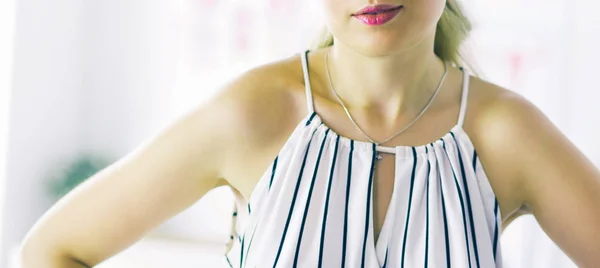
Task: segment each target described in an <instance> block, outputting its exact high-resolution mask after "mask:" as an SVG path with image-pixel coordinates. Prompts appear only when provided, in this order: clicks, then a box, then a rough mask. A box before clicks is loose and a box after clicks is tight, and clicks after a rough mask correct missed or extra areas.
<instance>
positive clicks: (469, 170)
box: [224, 51, 502, 268]
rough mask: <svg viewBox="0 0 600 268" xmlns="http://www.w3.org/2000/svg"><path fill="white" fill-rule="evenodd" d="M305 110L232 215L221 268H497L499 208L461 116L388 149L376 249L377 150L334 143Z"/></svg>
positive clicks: (352, 143) (343, 141)
mask: <svg viewBox="0 0 600 268" xmlns="http://www.w3.org/2000/svg"><path fill="white" fill-rule="evenodd" d="M307 53H308V51H304V52H303V53H302V56H303V57H306V54H307ZM303 64H305V66H304V70H305V79H306V81H305V82H306V83H307V97H308V96H309V95H310V82H309V80H308V75H307V74H308V72H307V66H306V58H304V59H303ZM463 71H464V70H463ZM465 74H466V73H465ZM466 78H467V75H465V79H464V80H465V82H464V87H463V91H464V92H463V93H464V94H463V101H462V104H461V106H465V105H466V101H465V100H466V96H467V90H468V79H466ZM308 101H309V102H310V103H309V114H307V116H306V117H305V118H304V119H303V120H302V121H301V122H300V123H299V124H298V125H297V127H296V128H295V130H294V131H293V132H292V134H291V135H290V137H289V138H288V140H287V141H286V142H285V144H284V146H283V148H282V149H281V151H280V152H279V154H278V155H277V157H276V158H275V159H273V161H272V162H271V165H270V166H269V168H268V169H267V170H266V171H265V173H264V175H263V176H262V177H261V178H260V180H259V181H258V183H257V185H256V186H255V189H254V190H253V192H252V194H251V196H250V200H249V202H247V204H245V207H244V208H243V209H240V211H239V213H238V214H237V217H238V218H237V221H236V226H235V227H234V230H235V231H234V233H233V234H232V235H233V236H234V239H233V246H232V247H231V249H230V250H229V251H228V252H227V253H226V254H225V256H224V263H225V265H226V266H229V267H240V268H241V267H259V268H262V267H369V268H375V267H376V268H382V267H460V268H466V267H469V268H471V267H485V268H488V267H502V258H501V249H500V246H499V241H498V240H499V236H500V231H501V228H500V223H501V215H500V211H499V207H498V201H497V199H496V196H495V195H494V192H493V190H492V188H491V185H490V184H489V182H488V179H487V176H486V174H485V172H484V170H483V168H482V165H481V163H480V161H479V158H478V157H477V152H476V150H475V148H474V146H473V144H472V142H471V140H470V139H469V137H468V135H467V133H466V132H465V131H464V130H463V128H462V121H463V119H464V112H461V115H460V118H459V120H458V122H459V123H458V124H456V125H455V126H454V127H453V128H452V129H451V130H450V131H449V132H448V133H447V134H445V135H444V136H443V137H441V138H440V139H438V140H436V141H434V142H432V143H429V144H426V145H421V146H396V147H394V148H395V152H396V158H395V178H394V189H393V192H392V197H391V198H392V199H391V201H390V205H389V208H388V210H387V214H386V217H385V220H384V223H383V227H382V229H381V233H380V237H379V239H378V241H377V243H375V239H374V232H373V231H374V229H373V180H374V177H373V168H374V163H375V162H374V161H375V158H374V156H375V153H376V150H375V149H376V147H375V144H373V143H370V142H365V141H358V140H353V139H350V138H347V137H344V136H340V135H339V134H337V133H336V132H335V131H333V130H332V129H330V128H329V127H328V126H327V125H325V124H324V123H323V121H322V120H321V118H320V117H319V115H318V114H317V113H316V112H314V109H313V107H312V98H310V97H309V99H308ZM461 111H464V109H463V108H461Z"/></svg>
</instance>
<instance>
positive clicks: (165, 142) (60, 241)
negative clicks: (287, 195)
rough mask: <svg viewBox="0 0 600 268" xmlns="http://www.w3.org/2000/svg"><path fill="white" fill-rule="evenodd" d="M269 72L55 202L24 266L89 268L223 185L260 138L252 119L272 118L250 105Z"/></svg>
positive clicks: (32, 234) (27, 246)
mask: <svg viewBox="0 0 600 268" xmlns="http://www.w3.org/2000/svg"><path fill="white" fill-rule="evenodd" d="M265 69H266V68H262V69H259V68H257V69H253V70H250V71H248V72H247V73H245V74H243V75H242V76H240V77H239V78H236V79H235V80H234V81H233V82H231V83H229V84H228V85H226V86H225V87H224V89H223V90H222V91H221V92H220V93H219V94H217V95H216V96H215V97H213V98H212V99H211V100H210V101H209V102H207V103H206V104H204V105H202V106H201V107H199V108H197V109H196V110H194V111H192V112H190V113H188V114H187V115H185V116H183V117H181V118H180V119H179V120H177V121H176V122H175V123H173V124H172V125H170V126H169V127H168V128H165V129H164V130H163V131H162V132H160V133H159V134H158V135H156V136H155V137H153V138H152V139H149V140H148V141H147V142H145V143H144V144H143V145H141V146H140V147H139V148H138V149H136V150H135V151H133V152H131V153H130V154H129V155H127V156H126V157H124V158H122V159H120V160H119V161H118V162H117V163H115V164H113V165H111V166H110V167H108V168H106V169H104V170H102V171H101V172H99V173H97V174H96V175H94V176H92V177H91V178H89V179H88V180H86V181H85V182H84V183H82V184H81V185H79V186H78V187H76V188H75V189H74V190H73V191H71V192H70V193H69V194H67V195H66V196H65V197H64V198H62V199H61V200H60V201H59V202H57V203H56V204H55V205H54V206H53V207H52V208H51V209H50V210H48V211H47V212H46V213H45V214H44V215H43V216H42V217H41V218H40V219H39V221H38V222H37V223H36V224H35V225H34V227H33V228H32V229H31V230H30V231H29V232H28V234H27V235H26V238H25V240H24V242H23V244H22V253H21V256H22V258H21V259H22V263H23V267H24V268H29V267H36V268H37V267H46V268H53V267H57V268H58V267H60V268H65V267H92V266H94V265H96V264H98V263H100V262H102V261H103V260H105V259H107V258H109V257H111V256H113V255H115V254H116V253H118V252H120V251H122V250H124V249H125V248H127V247H128V246H130V245H132V244H133V243H134V242H136V241H137V240H139V239H140V238H141V237H143V236H144V235H145V234H146V233H147V232H148V231H150V230H151V229H153V228H154V227H156V226H158V225H159V224H160V223H161V222H163V221H165V220H167V219H168V218H170V217H172V216H174V215H175V214H177V213H179V212H180V211H182V210H184V209H185V208H187V207H189V206H191V205H192V204H194V203H195V202H196V201H198V200H199V199H200V198H201V197H202V196H203V195H204V194H205V193H206V192H208V191H209V190H211V189H212V188H214V187H216V186H218V185H221V184H224V183H223V182H224V180H225V178H223V174H224V173H226V171H225V170H224V168H225V166H228V165H231V163H226V162H227V161H228V159H231V158H232V157H233V155H232V154H235V151H234V148H236V147H239V146H240V145H241V144H240V143H247V142H249V141H251V140H252V139H250V138H248V137H249V136H253V135H261V133H260V132H261V130H260V129H257V128H256V127H254V124H249V123H248V121H249V120H250V121H251V120H252V118H262V119H263V120H264V119H265V118H266V117H265V116H267V115H266V114H265V113H269V111H267V109H266V108H262V109H261V108H258V107H254V106H255V105H256V104H253V103H251V98H252V96H254V95H256V94H261V92H257V91H258V90H260V91H264V90H268V87H269V86H268V84H267V83H266V82H268V81H269V79H270V80H271V81H272V80H273V79H272V78H273V77H272V76H269V71H268V70H265ZM261 105H264V103H262V104H261ZM271 112H272V111H271ZM234 134H235V135H234ZM242 136H243V137H244V139H241V137H242ZM238 137H240V138H239V139H238ZM263 140H264V139H263ZM245 146H246V147H248V144H245ZM234 158H235V157H234ZM228 183H231V184H233V185H235V184H236V183H238V182H235V181H229V182H228ZM241 183H245V184H247V183H248V182H241Z"/></svg>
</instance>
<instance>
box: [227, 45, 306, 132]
mask: <svg viewBox="0 0 600 268" xmlns="http://www.w3.org/2000/svg"><path fill="white" fill-rule="evenodd" d="M217 95H218V97H217V98H221V101H224V102H227V103H229V105H231V106H233V107H232V108H233V109H232V111H231V112H232V116H234V117H236V121H238V123H239V124H236V125H237V126H240V127H244V128H245V129H244V130H245V131H246V132H249V133H255V134H256V135H257V136H256V137H257V138H258V139H260V138H261V137H267V138H268V137H269V136H271V135H272V134H275V133H272V132H276V131H277V130H278V129H279V128H281V127H286V126H290V125H295V124H297V123H298V122H296V121H297V120H300V119H301V118H303V117H304V116H305V113H306V112H307V111H306V108H305V107H306V105H305V99H304V85H303V82H302V66H301V63H300V61H299V58H298V57H297V56H291V57H288V58H284V59H278V60H275V61H271V62H267V63H264V64H261V65H258V66H255V67H252V68H250V69H248V70H246V71H244V72H243V73H242V74H240V75H238V76H237V77H235V78H233V79H231V80H230V81H228V82H227V83H226V84H225V85H224V86H223V87H222V88H221V89H220V90H218V93H217Z"/></svg>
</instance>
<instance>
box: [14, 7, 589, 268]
mask: <svg viewBox="0 0 600 268" xmlns="http://www.w3.org/2000/svg"><path fill="white" fill-rule="evenodd" d="M323 3H324V7H325V10H326V18H327V28H328V30H329V31H330V32H331V35H327V36H326V38H325V39H324V40H325V42H323V44H322V45H321V47H320V48H318V49H315V50H311V51H303V52H302V53H299V54H298V55H294V56H293V57H290V58H287V59H283V60H280V61H277V62H273V63H270V64H266V65H263V66H259V67H257V68H254V69H252V70H249V71H247V72H246V73H245V74H243V75H241V76H240V77H238V78H236V79H235V80H234V81H232V82H231V83H229V84H228V85H227V86H225V87H224V88H223V89H222V90H221V91H220V93H219V94H217V95H216V96H215V97H213V98H212V99H211V100H210V101H209V102H208V103H206V104H204V105H202V106H200V107H198V109H196V110H195V111H193V112H191V113H189V114H188V115H186V116H185V117H183V118H181V119H180V120H178V121H177V122H176V123H174V124H173V125H172V126H170V127H169V128H167V129H165V130H164V131H163V132H162V133H161V134H160V135H158V136H157V137H155V138H153V139H152V140H151V141H149V142H147V143H146V144H144V145H143V146H141V147H140V148H139V149H138V150H136V151H134V152H132V153H131V154H130V155H128V156H127V157H125V158H123V159H122V160H121V161H119V162H118V163H117V164H114V165H113V166H111V167H109V168H107V169H105V170H103V171H102V172H100V173H99V174H96V175H94V176H93V177H92V178H90V180H88V181H86V182H85V183H84V184H82V185H81V186H79V187H77V189H75V190H74V191H73V192H71V193H70V194H69V195H68V196H66V197H65V198H63V199H62V200H61V201H60V202H59V203H57V204H56V205H55V206H54V207H53V208H52V209H50V210H49V211H48V212H47V213H46V214H45V215H44V216H43V217H42V218H41V219H40V220H39V222H38V223H37V224H36V225H35V226H34V227H33V228H32V230H31V231H30V232H29V233H28V235H27V238H26V240H25V242H24V244H23V253H22V256H23V262H24V267H91V266H94V265H96V264H98V263H100V262H101V261H103V260H104V259H106V258H108V257H110V256H112V255H114V254H116V253H117V252H119V251H121V250H123V249H124V248H126V247H127V246H129V245H131V244H132V243H134V242H135V241H137V240H138V239H140V238H141V237H142V236H143V235H144V234H146V233H147V232H148V231H149V230H150V229H152V228H153V227H155V226H157V225H158V224H160V223H161V222H163V221H165V220H166V219H168V218H170V217H171V216H173V215H175V214H177V213H178V212H180V211H182V210H183V209H185V208H186V207H188V206H190V205H192V204H193V203H195V202H196V201H197V200H198V199H200V198H201V197H202V196H203V195H204V194H205V193H206V192H207V191H209V190H210V189H212V188H214V187H216V186H220V185H230V186H231V187H233V188H234V189H235V190H236V191H237V192H238V193H239V194H240V195H241V197H243V198H244V199H245V200H248V201H249V203H248V205H247V206H245V207H244V209H243V212H244V215H246V216H248V218H247V219H248V221H247V222H245V224H243V225H242V226H241V228H236V230H235V232H234V234H235V235H238V237H237V238H235V239H234V240H233V247H232V248H231V250H228V251H227V252H226V253H225V256H224V261H226V262H228V263H229V265H231V266H234V267H388V266H389V267H392V266H393V267H396V266H401V267H427V266H430V267H500V266H501V253H500V248H499V247H498V237H499V235H500V233H501V230H502V227H505V226H506V225H508V224H509V223H510V222H511V221H512V220H514V219H515V218H516V217H518V216H519V215H523V214H529V213H530V214H533V215H534V216H535V217H536V219H537V220H538V221H539V222H540V224H541V226H542V227H543V228H544V230H545V231H546V232H547V233H548V235H549V236H550V237H551V238H552V239H553V240H554V241H555V242H556V243H557V244H558V245H559V246H560V248H561V249H562V250H564V251H565V252H566V253H567V254H568V255H569V256H570V257H571V258H572V259H573V260H574V261H575V262H576V263H577V264H578V265H579V266H580V267H594V266H595V265H597V264H598V263H600V254H598V253H600V239H598V238H600V228H598V226H600V210H598V205H600V172H599V171H598V170H597V169H596V168H595V167H594V165H592V163H591V162H590V161H589V160H588V159H586V158H585V157H584V156H583V155H582V153H581V152H580V151H578V150H577V149H576V147H574V146H573V145H572V144H571V143H570V142H569V141H568V140H567V139H566V138H565V137H564V136H563V135H562V134H561V133H560V132H559V131H558V130H557V129H556V128H555V127H554V126H553V125H552V124H551V122H550V121H549V120H548V119H547V118H546V117H545V116H544V115H543V114H542V113H541V112H540V111H539V110H538V109H537V108H536V107H535V106H533V105H532V104H531V103H529V102H528V101H526V100H525V99H523V98H522V97H521V96H519V95H517V94H516V93H513V92H511V91H509V90H506V89H503V88H500V87H498V86H496V85H493V84H490V83H487V82H485V81H482V80H480V79H478V78H476V77H471V76H470V75H468V73H467V72H466V71H465V70H463V69H462V68H460V67H459V66H461V64H462V63H461V61H460V56H459V54H458V47H459V45H460V44H461V42H462V41H463V40H464V38H465V37H466V36H467V34H468V31H469V23H468V21H467V20H466V18H465V17H464V16H463V13H462V12H461V9H460V8H459V6H458V3H457V2H456V1H455V0H447V1H444V0H422V1H388V2H386V3H385V4H384V3H381V2H375V1H362V0H352V1H347V0H344V1H342V0H324V1H323ZM327 37H329V38H327ZM467 107H468V108H467ZM236 215H237V214H235V215H234V216H236ZM575 226H576V227H575Z"/></svg>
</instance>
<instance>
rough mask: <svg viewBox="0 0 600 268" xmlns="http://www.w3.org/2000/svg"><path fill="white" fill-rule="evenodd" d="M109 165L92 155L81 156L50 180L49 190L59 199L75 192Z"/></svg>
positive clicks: (102, 159)
mask: <svg viewBox="0 0 600 268" xmlns="http://www.w3.org/2000/svg"><path fill="white" fill-rule="evenodd" d="M108 165H109V162H108V161H107V160H105V159H104V158H101V157H98V156H92V155H87V154H86V155H81V156H78V157H76V158H75V159H74V160H73V161H72V162H71V163H69V164H67V165H66V167H65V168H64V169H63V170H61V171H60V172H58V174H57V175H55V176H54V178H53V179H52V180H50V182H49V185H48V188H49V192H50V195H51V196H52V197H53V198H56V199H59V198H61V197H63V196H64V195H65V194H67V193H68V192H70V191H71V190H73V188H75V187H77V185H79V184H80V183H82V182H83V181H85V180H86V179H88V178H89V177H91V176H92V175H94V174H96V173H97V172H98V171H100V170H102V169H104V168H105V167H107V166H108Z"/></svg>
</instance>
